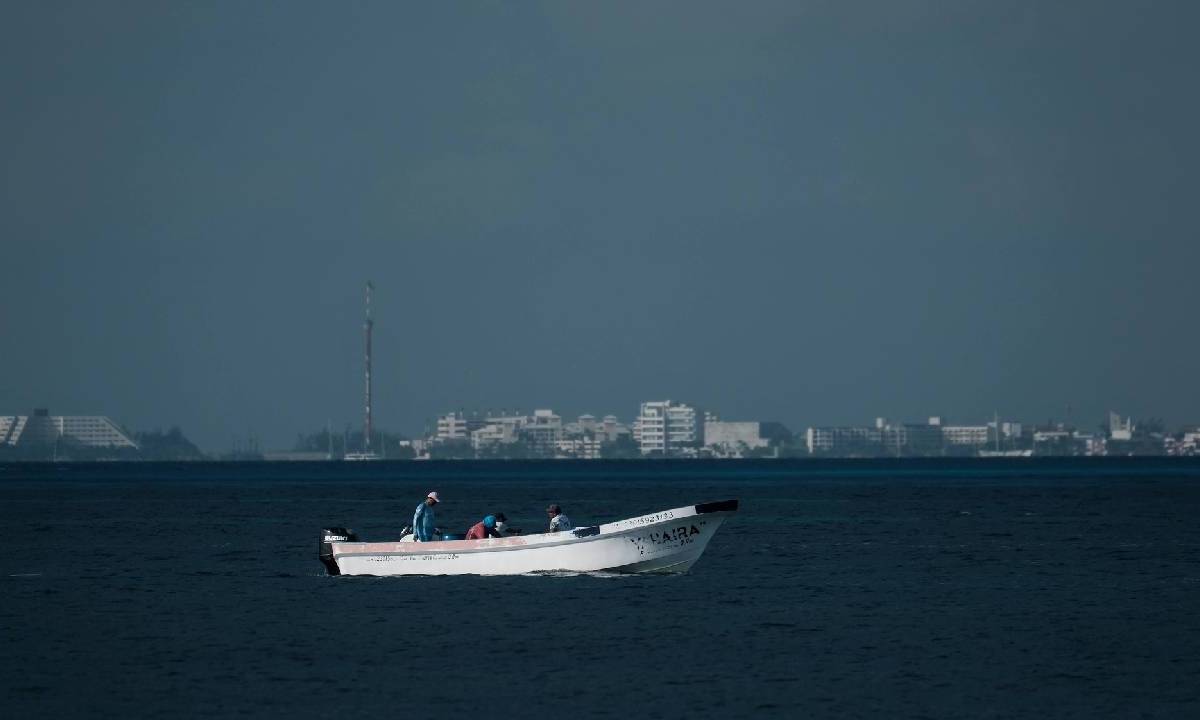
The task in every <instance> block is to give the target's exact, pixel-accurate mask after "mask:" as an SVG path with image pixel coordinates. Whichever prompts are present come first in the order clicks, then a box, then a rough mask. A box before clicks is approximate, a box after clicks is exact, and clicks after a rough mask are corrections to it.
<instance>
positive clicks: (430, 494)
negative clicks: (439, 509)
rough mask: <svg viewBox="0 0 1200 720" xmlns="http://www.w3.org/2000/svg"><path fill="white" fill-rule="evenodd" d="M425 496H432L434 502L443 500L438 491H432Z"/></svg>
mask: <svg viewBox="0 0 1200 720" xmlns="http://www.w3.org/2000/svg"><path fill="white" fill-rule="evenodd" d="M425 497H427V498H432V499H433V501H434V502H441V501H442V499H441V498H440V497H438V494H437V492H431V493H429V494H428V495H426V496H425Z"/></svg>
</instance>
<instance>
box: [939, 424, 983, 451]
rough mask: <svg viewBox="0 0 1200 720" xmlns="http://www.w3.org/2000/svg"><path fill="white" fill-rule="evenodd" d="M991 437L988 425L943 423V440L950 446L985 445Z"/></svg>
mask: <svg viewBox="0 0 1200 720" xmlns="http://www.w3.org/2000/svg"><path fill="white" fill-rule="evenodd" d="M990 437H991V433H990V432H989V428H988V426H987V425H943V426H942V442H943V443H945V444H946V445H949V446H956V445H964V446H973V447H983V446H985V445H987V444H988V439H989V438H990Z"/></svg>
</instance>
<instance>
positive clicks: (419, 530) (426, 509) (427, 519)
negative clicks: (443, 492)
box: [412, 492, 440, 542]
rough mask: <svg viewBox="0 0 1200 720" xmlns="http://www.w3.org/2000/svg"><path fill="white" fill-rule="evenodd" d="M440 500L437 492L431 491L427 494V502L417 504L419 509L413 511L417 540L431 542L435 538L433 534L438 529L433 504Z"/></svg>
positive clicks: (414, 531) (414, 532)
mask: <svg viewBox="0 0 1200 720" xmlns="http://www.w3.org/2000/svg"><path fill="white" fill-rule="evenodd" d="M438 502H440V500H439V498H438V494H437V492H431V493H429V494H428V495H426V496H425V502H423V503H421V504H420V505H418V506H417V511H416V512H415V513H413V521H412V526H413V535H414V536H415V537H416V540H417V542H430V541H431V540H433V539H434V537H433V534H434V532H435V531H436V528H435V526H434V520H433V506H434V505H437V504H438Z"/></svg>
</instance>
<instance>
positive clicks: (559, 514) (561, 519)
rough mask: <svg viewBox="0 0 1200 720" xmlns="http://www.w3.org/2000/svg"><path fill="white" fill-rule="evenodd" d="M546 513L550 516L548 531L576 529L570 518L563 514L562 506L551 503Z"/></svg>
mask: <svg viewBox="0 0 1200 720" xmlns="http://www.w3.org/2000/svg"><path fill="white" fill-rule="evenodd" d="M546 514H547V515H549V516H550V529H549V530H547V531H546V532H552V533H556V532H560V531H562V530H574V529H575V526H574V525H572V524H571V521H570V519H569V518H567V516H566V515H564V514H563V511H562V508H560V507H559V506H557V505H551V506H550V507H548V508H546Z"/></svg>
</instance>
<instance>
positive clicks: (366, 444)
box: [363, 280, 375, 452]
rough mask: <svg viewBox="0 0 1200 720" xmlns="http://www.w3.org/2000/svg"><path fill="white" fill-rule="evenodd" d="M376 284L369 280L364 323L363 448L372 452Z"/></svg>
mask: <svg viewBox="0 0 1200 720" xmlns="http://www.w3.org/2000/svg"><path fill="white" fill-rule="evenodd" d="M374 289H375V286H374V285H373V284H372V283H371V281H370V280H368V281H367V321H366V322H365V323H364V324H363V331H364V332H365V333H366V340H367V367H366V380H367V404H366V411H367V413H366V420H365V422H364V423H363V450H364V451H366V452H370V450H371V328H372V327H374V325H375V321H374V320H372V319H371V291H372V290H374Z"/></svg>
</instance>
